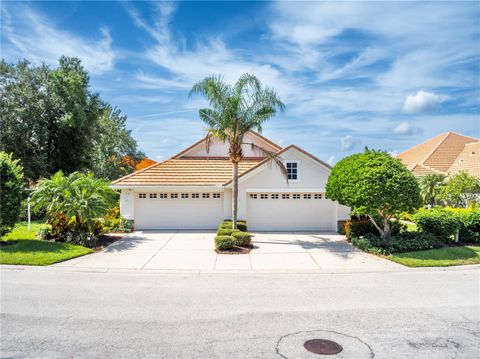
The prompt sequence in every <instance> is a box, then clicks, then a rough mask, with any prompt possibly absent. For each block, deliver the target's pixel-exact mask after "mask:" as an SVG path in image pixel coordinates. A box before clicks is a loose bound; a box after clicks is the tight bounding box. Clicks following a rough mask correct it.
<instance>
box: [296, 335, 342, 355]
mask: <svg viewBox="0 0 480 359" xmlns="http://www.w3.org/2000/svg"><path fill="white" fill-rule="evenodd" d="M303 346H304V347H305V349H307V350H308V351H309V352H312V353H315V354H324V355H333V354H338V353H340V352H341V351H342V350H343V348H342V346H341V345H340V344H338V343H335V342H332V341H331V340H327V339H311V340H307V341H306V342H305V343H304V344H303Z"/></svg>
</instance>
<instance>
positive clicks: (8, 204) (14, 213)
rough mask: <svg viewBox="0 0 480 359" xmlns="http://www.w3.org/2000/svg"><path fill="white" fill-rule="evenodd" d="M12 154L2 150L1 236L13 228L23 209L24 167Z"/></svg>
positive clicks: (0, 157) (0, 162) (0, 173)
mask: <svg viewBox="0 0 480 359" xmlns="http://www.w3.org/2000/svg"><path fill="white" fill-rule="evenodd" d="M18 162H19V161H18V160H14V159H13V157H12V154H7V153H6V152H3V151H2V152H0V238H1V237H3V236H4V235H5V234H7V233H8V232H10V231H11V230H12V229H13V226H14V225H15V223H16V222H17V221H18V217H19V216H20V211H21V203H22V195H23V186H24V182H23V167H22V166H20V165H19V163H18Z"/></svg>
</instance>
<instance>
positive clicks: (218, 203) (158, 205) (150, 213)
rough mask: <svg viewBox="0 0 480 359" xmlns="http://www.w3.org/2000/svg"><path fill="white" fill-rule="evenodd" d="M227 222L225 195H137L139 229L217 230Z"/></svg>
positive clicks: (136, 211) (136, 223)
mask: <svg viewBox="0 0 480 359" xmlns="http://www.w3.org/2000/svg"><path fill="white" fill-rule="evenodd" d="M222 220H223V195H222V194H221V193H136V194H135V228H136V229H139V230H142V229H214V228H217V227H218V224H219V223H220V222H221V221H222Z"/></svg>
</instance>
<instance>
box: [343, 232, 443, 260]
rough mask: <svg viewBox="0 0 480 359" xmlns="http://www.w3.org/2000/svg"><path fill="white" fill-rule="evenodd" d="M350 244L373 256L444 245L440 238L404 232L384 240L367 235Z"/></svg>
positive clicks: (420, 233)
mask: <svg viewBox="0 0 480 359" xmlns="http://www.w3.org/2000/svg"><path fill="white" fill-rule="evenodd" d="M352 244H353V245H354V246H355V247H357V248H360V249H361V250H363V251H365V252H369V253H374V254H383V255H387V254H391V253H403V252H413V251H421V250H426V249H433V248H440V247H442V246H443V245H444V242H443V240H442V239H441V238H438V237H436V236H434V235H432V234H429V233H422V232H405V233H401V234H398V235H396V236H392V237H390V238H389V239H388V240H384V239H382V238H380V237H379V236H376V235H373V234H367V235H366V236H365V237H361V238H353V239H352Z"/></svg>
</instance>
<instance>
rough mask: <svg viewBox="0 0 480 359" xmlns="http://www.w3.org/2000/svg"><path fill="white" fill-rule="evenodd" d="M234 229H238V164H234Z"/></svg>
mask: <svg viewBox="0 0 480 359" xmlns="http://www.w3.org/2000/svg"><path fill="white" fill-rule="evenodd" d="M232 164H233V167H232V182H233V193H232V229H237V219H238V218H237V211H238V162H235V161H234V162H232Z"/></svg>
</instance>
